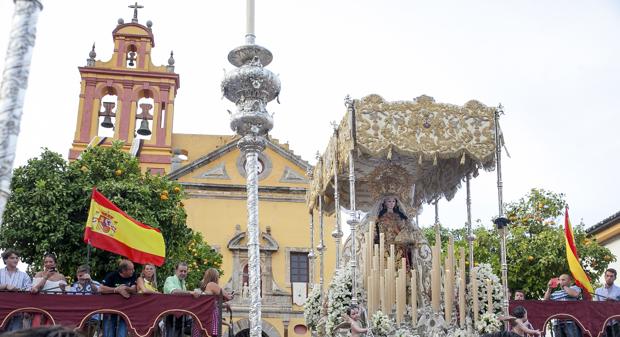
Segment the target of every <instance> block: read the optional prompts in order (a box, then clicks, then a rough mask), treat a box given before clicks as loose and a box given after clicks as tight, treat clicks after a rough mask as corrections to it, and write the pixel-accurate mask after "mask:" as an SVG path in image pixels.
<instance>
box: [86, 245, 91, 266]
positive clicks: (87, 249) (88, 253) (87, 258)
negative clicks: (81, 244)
mask: <svg viewBox="0 0 620 337" xmlns="http://www.w3.org/2000/svg"><path fill="white" fill-rule="evenodd" d="M90 249H91V245H90V240H88V243H87V244H86V265H87V266H89V267H90Z"/></svg>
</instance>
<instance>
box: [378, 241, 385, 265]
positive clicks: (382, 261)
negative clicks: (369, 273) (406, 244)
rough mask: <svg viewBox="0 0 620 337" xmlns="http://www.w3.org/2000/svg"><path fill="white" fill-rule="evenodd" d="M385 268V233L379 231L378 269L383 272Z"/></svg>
mask: <svg viewBox="0 0 620 337" xmlns="http://www.w3.org/2000/svg"><path fill="white" fill-rule="evenodd" d="M384 269H385V235H384V234H383V233H379V270H380V271H381V272H382V273H383V270H384Z"/></svg>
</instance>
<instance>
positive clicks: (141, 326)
mask: <svg viewBox="0 0 620 337" xmlns="http://www.w3.org/2000/svg"><path fill="white" fill-rule="evenodd" d="M218 308H219V309H218ZM20 313H28V314H30V316H34V315H36V314H41V315H42V316H43V317H46V318H47V321H48V323H49V324H52V325H64V326H70V327H76V328H78V329H86V328H88V325H89V321H91V317H93V315H95V314H116V315H119V316H120V317H121V318H123V319H124V320H125V322H126V323H127V331H128V333H129V335H131V336H138V337H144V336H153V335H156V334H157V332H158V330H159V329H158V324H159V322H160V321H161V320H162V319H164V318H165V317H166V316H168V315H174V316H177V317H180V316H186V317H191V318H192V322H193V324H196V326H197V327H198V328H199V329H200V330H201V332H202V335H203V336H205V335H211V333H210V331H209V327H212V326H214V325H213V324H216V326H217V327H218V329H217V331H222V314H221V313H222V302H221V298H220V296H208V295H203V296H200V297H199V298H194V297H192V296H189V295H163V294H148V295H134V296H131V297H130V298H128V299H125V298H123V297H121V296H120V295H118V294H109V295H70V294H63V295H52V294H30V293H27V292H0V330H3V329H6V327H7V325H8V322H9V321H10V319H11V318H12V317H14V316H15V315H18V314H20ZM33 314H34V315H33Z"/></svg>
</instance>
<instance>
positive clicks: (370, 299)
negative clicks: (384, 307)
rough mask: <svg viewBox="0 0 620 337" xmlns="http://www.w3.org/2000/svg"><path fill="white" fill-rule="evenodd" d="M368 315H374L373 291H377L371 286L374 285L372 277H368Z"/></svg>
mask: <svg viewBox="0 0 620 337" xmlns="http://www.w3.org/2000/svg"><path fill="white" fill-rule="evenodd" d="M367 282H368V292H367V294H368V315H371V316H372V314H373V313H374V310H373V308H374V303H373V291H374V290H375V289H374V288H373V287H372V286H371V285H372V276H368V281H367Z"/></svg>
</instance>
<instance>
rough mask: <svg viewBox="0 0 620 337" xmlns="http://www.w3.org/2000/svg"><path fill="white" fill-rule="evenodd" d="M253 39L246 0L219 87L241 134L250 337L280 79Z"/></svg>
mask: <svg viewBox="0 0 620 337" xmlns="http://www.w3.org/2000/svg"><path fill="white" fill-rule="evenodd" d="M254 38H255V37H254V2H253V0H248V32H247V34H246V39H245V40H246V44H245V45H243V46H241V47H237V48H235V49H233V50H232V51H231V52H230V53H229V54H228V61H229V62H230V63H231V64H232V65H234V66H235V67H237V68H236V69H234V70H231V71H229V72H227V73H226V75H225V77H224V80H223V81H222V86H221V88H222V94H223V95H224V97H226V98H227V99H228V100H229V101H231V102H233V103H235V105H236V106H237V110H236V112H234V113H232V112H231V113H230V114H231V118H230V128H231V129H232V130H233V131H235V132H236V133H237V134H238V135H239V136H240V137H241V139H239V143H238V146H239V149H240V150H241V151H242V152H243V153H244V154H245V160H246V162H245V172H246V179H247V182H246V186H247V211H248V274H249V290H250V308H249V309H250V310H249V311H250V312H249V320H250V337H261V335H262V329H261V298H260V296H261V290H260V284H261V279H260V270H261V268H260V247H259V233H260V228H259V224H258V201H259V200H258V156H259V154H260V153H261V152H262V151H263V150H264V149H265V145H266V143H267V139H266V137H267V134H268V132H269V131H271V129H272V128H273V116H272V115H271V114H269V113H268V112H267V103H269V102H271V101H272V100H274V99H275V98H277V97H278V95H279V94H280V80H279V78H278V76H276V75H275V74H274V73H272V72H271V71H270V70H268V69H265V68H264V67H265V66H267V65H268V64H269V63H271V60H272V59H273V55H272V54H271V52H270V51H269V50H267V49H266V48H264V47H261V46H259V45H256V44H254Z"/></svg>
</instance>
